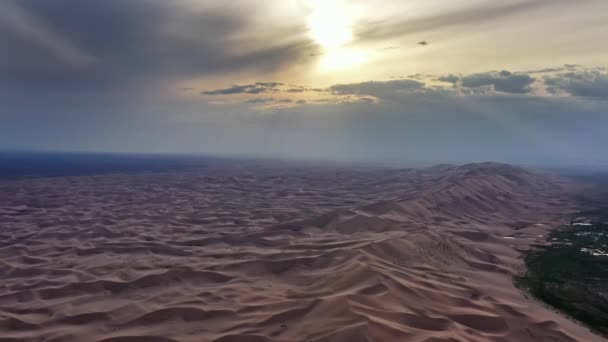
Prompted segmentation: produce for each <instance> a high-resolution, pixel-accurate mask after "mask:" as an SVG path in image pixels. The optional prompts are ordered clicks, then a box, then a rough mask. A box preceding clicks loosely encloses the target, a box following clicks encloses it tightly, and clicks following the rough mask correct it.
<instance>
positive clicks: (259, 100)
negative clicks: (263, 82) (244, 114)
mask: <svg viewBox="0 0 608 342" xmlns="http://www.w3.org/2000/svg"><path fill="white" fill-rule="evenodd" d="M274 101H276V100H275V98H274V97H256V98H255V99H250V100H247V101H245V102H246V103H251V104H264V103H269V102H274Z"/></svg>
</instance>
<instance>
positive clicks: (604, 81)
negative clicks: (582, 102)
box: [544, 71, 608, 99]
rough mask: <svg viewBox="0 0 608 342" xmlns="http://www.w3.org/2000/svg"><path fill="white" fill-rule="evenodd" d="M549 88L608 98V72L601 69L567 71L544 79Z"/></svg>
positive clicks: (550, 90) (556, 91) (590, 96)
mask: <svg viewBox="0 0 608 342" xmlns="http://www.w3.org/2000/svg"><path fill="white" fill-rule="evenodd" d="M544 81H545V86H546V87H547V90H548V91H549V92H552V93H558V92H565V93H567V94H569V95H573V96H580V97H587V98H594V99H608V73H602V72H599V71H581V72H567V73H563V74H558V75H555V76H547V77H545V79H544Z"/></svg>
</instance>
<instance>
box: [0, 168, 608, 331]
mask: <svg viewBox="0 0 608 342" xmlns="http://www.w3.org/2000/svg"><path fill="white" fill-rule="evenodd" d="M575 188H576V187H575V186H573V185H572V184H570V183H569V182H568V181H566V180H563V179H558V178H555V177H552V176H547V175H542V174H539V173H535V172H529V171H527V170H524V169H520V168H517V167H512V166H508V165H503V164H491V163H484V164H469V165H464V166H450V165H439V166H435V167H431V168H426V169H374V168H365V167H346V166H340V165H334V166H323V167H320V166H316V165H312V164H305V163H299V164H285V163H278V162H277V163H256V162H242V163H237V162H233V163H228V162H226V163H217V164H215V165H210V166H209V167H207V168H205V169H202V170H198V171H197V170H190V171H170V172H157V173H136V174H106V175H96V176H73V177H53V178H38V179H24V180H4V181H0V341H3V342H6V341H113V342H127V341H128V342H166V341H183V342H195V341H196V342H199V341H215V342H229V341H231V342H249V341H251V342H266V341H277V342H279V341H283V342H287V341H290V342H295V341H304V342H307V341H314V342H321V341H332V342H358V341H361V342H363V341H374V342H392V341H427V342H431V341H603V340H604V339H603V338H601V337H599V336H596V335H594V334H592V333H591V332H589V330H588V329H587V328H585V327H583V326H581V325H579V324H577V323H574V322H573V321H571V320H570V319H568V318H565V317H563V316H561V315H560V314H558V313H556V312H554V311H553V310H551V309H549V308H547V307H545V306H544V305H543V304H541V303H539V302H537V301H535V300H534V299H532V298H529V296H527V295H526V294H525V293H522V292H521V291H520V290H518V289H517V288H516V287H515V286H514V285H513V282H512V277H513V275H515V274H518V272H521V271H522V267H523V259H522V251H523V250H526V249H528V248H530V247H531V246H532V245H534V244H540V243H545V238H544V237H545V236H546V235H547V232H548V231H549V230H550V229H553V228H554V227H557V226H559V225H560V224H561V223H562V222H563V220H564V219H565V218H564V217H565V216H564V214H567V213H569V212H572V211H574V210H575V209H577V203H576V202H575V201H574V200H572V199H571V197H570V195H571V193H572V191H574V190H573V189H575Z"/></svg>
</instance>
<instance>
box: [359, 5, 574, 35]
mask: <svg viewBox="0 0 608 342" xmlns="http://www.w3.org/2000/svg"><path fill="white" fill-rule="evenodd" d="M560 2H562V3H563V2H566V1H565V0H555V1H523V2H521V1H520V2H508V3H502V2H492V3H487V2H482V4H483V5H480V6H475V7H466V8H463V7H459V8H460V9H458V10H452V11H447V12H446V11H444V12H443V13H438V14H434V15H428V16H425V17H419V18H408V19H404V20H398V21H395V20H382V21H377V22H366V23H363V24H361V25H360V26H358V27H357V30H356V31H357V32H356V36H357V38H358V39H359V40H361V41H367V40H370V41H376V40H385V39H390V38H396V37H402V36H406V35H412V34H417V33H424V32H429V31H439V30H443V29H448V28H452V27H457V26H466V25H470V26H475V25H478V24H479V23H481V22H495V21H496V20H497V19H500V18H502V17H506V16H510V15H514V14H517V13H524V12H528V11H531V10H534V9H537V8H542V7H545V6H550V5H555V4H558V3H560Z"/></svg>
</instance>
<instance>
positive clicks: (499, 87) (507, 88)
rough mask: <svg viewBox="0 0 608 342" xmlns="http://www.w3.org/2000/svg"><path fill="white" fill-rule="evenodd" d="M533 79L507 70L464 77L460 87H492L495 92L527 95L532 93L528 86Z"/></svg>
mask: <svg viewBox="0 0 608 342" xmlns="http://www.w3.org/2000/svg"><path fill="white" fill-rule="evenodd" d="M532 83H534V78H533V77H531V76H530V75H528V74H513V73H511V72H509V71H507V70H503V71H500V72H498V73H497V72H487V73H479V74H473V75H469V76H464V77H463V78H462V82H461V86H462V87H464V88H471V89H472V88H480V87H488V86H489V87H492V88H493V89H494V90H495V91H499V92H503V93H510V94H527V93H529V92H531V91H532V89H531V88H530V85H531V84H532Z"/></svg>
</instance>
